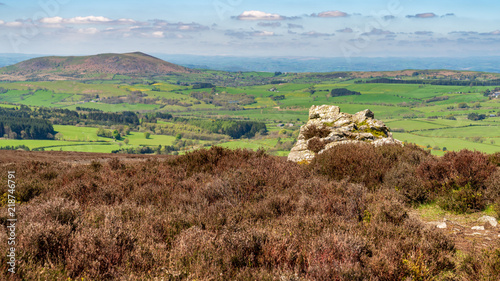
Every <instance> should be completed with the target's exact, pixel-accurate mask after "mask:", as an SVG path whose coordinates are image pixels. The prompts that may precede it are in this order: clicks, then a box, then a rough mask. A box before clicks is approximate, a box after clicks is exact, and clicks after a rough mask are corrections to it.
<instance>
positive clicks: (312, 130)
mask: <svg viewBox="0 0 500 281" xmlns="http://www.w3.org/2000/svg"><path fill="white" fill-rule="evenodd" d="M302 134H303V135H304V137H305V138H306V140H308V139H311V138H313V137H319V138H325V137H327V136H328V135H329V134H330V130H329V129H328V128H327V127H323V126H321V127H318V126H316V125H314V124H313V125H309V126H307V127H305V128H304V129H303V131H302Z"/></svg>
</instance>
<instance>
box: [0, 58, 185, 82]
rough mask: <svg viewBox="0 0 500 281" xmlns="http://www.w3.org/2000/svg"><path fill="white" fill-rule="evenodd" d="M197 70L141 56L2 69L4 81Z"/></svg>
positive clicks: (58, 61) (48, 60)
mask: <svg viewBox="0 0 500 281" xmlns="http://www.w3.org/2000/svg"><path fill="white" fill-rule="evenodd" d="M191 72H193V70H191V69H188V68H185V67H183V66H180V65H176V64H173V63H169V62H166V61H163V60H161V59H158V58H156V57H153V56H150V55H147V54H144V53H141V52H135V53H126V54H112V53H109V54H99V55H93V56H70V57H59V56H57V57H56V56H53V57H40V58H34V59H30V60H26V61H23V62H20V63H17V64H15V65H11V66H7V67H4V68H0V79H1V80H73V79H89V78H98V79H108V78H112V77H113V76H114V75H116V74H120V75H128V76H151V75H153V76H155V75H167V74H172V73H191Z"/></svg>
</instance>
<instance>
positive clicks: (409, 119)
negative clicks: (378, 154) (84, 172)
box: [0, 71, 500, 155]
mask: <svg viewBox="0 0 500 281" xmlns="http://www.w3.org/2000/svg"><path fill="white" fill-rule="evenodd" d="M318 77H321V76H317V75H316V74H295V73H289V74H280V75H278V76H275V74H273V73H260V72H244V73H231V72H221V71H202V72H199V73H191V74H183V75H181V74H176V75H173V76H171V77H164V78H162V79H155V80H147V79H145V80H137V79H135V80H134V79H132V78H130V77H127V76H123V75H122V76H120V75H116V76H114V77H113V79H112V80H89V81H42V82H40V81H37V82H0V88H1V89H0V90H2V89H3V91H0V102H1V103H2V104H0V106H1V107H3V108H9V107H10V108H12V107H15V106H20V105H26V106H30V107H32V108H33V109H36V108H38V107H48V108H59V109H69V110H77V109H87V110H88V109H96V110H101V111H103V112H123V111H132V112H138V113H141V114H148V112H149V113H154V112H164V113H170V114H172V115H173V116H174V117H185V118H201V119H207V118H208V119H220V118H223V119H235V120H252V121H258V122H265V123H266V124H267V127H268V130H269V131H273V130H275V129H279V127H277V126H278V124H288V123H292V124H293V125H294V130H295V131H296V132H297V131H298V128H299V127H300V125H302V124H304V123H305V122H306V121H307V118H308V109H309V107H310V106H312V105H322V104H331V105H337V106H340V108H341V110H342V111H343V112H347V113H351V114H353V113H356V112H358V111H361V110H365V109H370V110H372V111H373V112H374V113H375V118H377V119H380V120H382V121H384V122H386V124H387V125H388V126H389V127H390V128H391V129H393V131H394V132H395V134H394V135H395V137H396V138H399V139H401V140H403V141H407V142H412V143H416V144H418V145H420V146H423V147H426V148H427V147H429V146H430V148H431V151H432V153H434V154H437V155H442V154H443V153H444V152H443V151H442V149H443V148H446V149H447V150H460V149H463V148H468V149H473V150H474V149H476V150H480V151H484V152H495V151H499V150H500V133H498V132H500V117H496V116H497V114H498V113H499V112H500V100H499V99H489V98H488V97H486V96H485V95H483V92H484V91H486V90H487V89H489V90H491V91H493V90H494V88H495V87H493V86H491V87H484V86H473V87H470V86H467V87H464V86H438V85H428V84H421V85H418V84H377V83H359V81H360V80H359V79H351V80H349V79H345V78H328V79H326V78H318ZM325 77H327V76H325ZM332 77H333V76H332ZM94 79H95V78H94ZM305 81H307V82H305ZM201 82H203V83H206V85H207V87H205V88H204V87H201V88H200V87H195V86H194V85H196V83H201ZM339 88H342V89H347V90H349V91H354V92H359V93H360V95H350V96H337V97H332V96H331V95H330V92H331V90H332V89H339ZM200 96H204V97H206V98H204V99H199V97H200ZM242 97H250V98H251V99H253V101H251V102H246V103H245V104H242V105H239V103H240V101H241V100H240V99H241V98H242ZM208 98H210V99H213V100H209V99H208ZM470 114H478V115H481V114H483V115H484V117H485V118H484V119H483V120H479V121H477V120H470V119H469V118H468V117H469V115H470ZM490 116H495V117H490ZM452 119H454V120H452ZM90 127H91V128H84V127H71V126H63V127H61V126H58V125H56V126H55V127H54V128H55V131H58V132H59V131H60V133H61V134H62V135H63V136H64V138H63V140H64V141H65V143H59V142H60V141H53V142H54V143H52V145H48V144H46V143H44V142H42V143H37V141H32V142H27V143H28V144H29V145H28V146H29V147H30V148H31V149H33V148H44V149H45V148H46V149H62V150H75V151H99V152H111V151H113V150H117V149H120V148H126V147H137V146H158V145H162V146H165V145H173V144H174V141H175V138H174V135H175V134H171V135H168V136H165V135H156V134H155V132H152V135H151V138H150V139H145V138H144V137H143V136H142V134H143V133H139V132H132V133H131V135H130V136H129V137H128V139H129V144H128V145H125V144H124V143H123V141H119V142H112V141H110V139H103V138H99V137H97V136H96V134H95V131H96V130H97V126H95V125H90ZM133 131H134V130H133ZM268 139H269V143H266V142H262V141H260V140H257V139H245V140H232V141H230V142H226V143H220V142H216V143H215V142H214V143H209V144H207V143H206V142H198V144H199V145H213V144H221V145H223V146H225V147H231V148H238V147H239V148H250V149H254V150H255V149H258V148H264V149H271V150H273V149H274V148H275V146H276V143H277V141H278V139H277V137H276V136H274V137H268ZM67 141H78V142H84V143H83V144H82V143H78V144H72V143H66V142H67ZM95 141H103V142H104V143H95ZM273 142H274V144H273ZM15 143H18V144H22V143H23V142H22V141H21V140H19V141H15V140H5V139H3V140H0V146H5V145H11V144H15ZM438 148H439V149H438ZM273 153H274V154H281V155H283V154H286V153H287V152H284V151H280V150H277V151H274V152H273Z"/></svg>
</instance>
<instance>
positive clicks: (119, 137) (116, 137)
mask: <svg viewBox="0 0 500 281" xmlns="http://www.w3.org/2000/svg"><path fill="white" fill-rule="evenodd" d="M113 138H114V139H115V140H121V139H122V136H121V135H120V133H119V132H118V130H114V131H113Z"/></svg>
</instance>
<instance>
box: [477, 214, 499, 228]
mask: <svg viewBox="0 0 500 281" xmlns="http://www.w3.org/2000/svg"><path fill="white" fill-rule="evenodd" d="M477 221H478V222H486V223H489V224H490V225H491V226H492V227H497V225H498V222H497V219H495V218H494V217H491V216H482V217H480V218H479V219H478V220H477Z"/></svg>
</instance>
